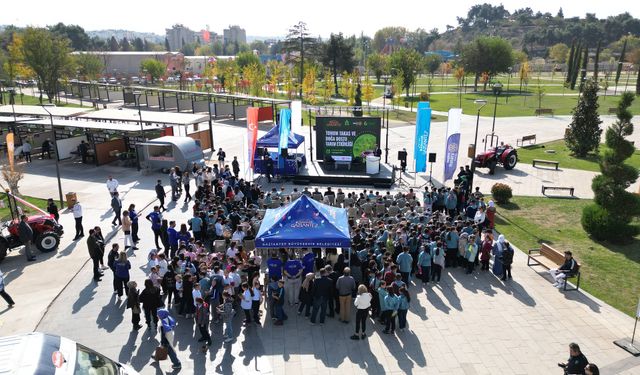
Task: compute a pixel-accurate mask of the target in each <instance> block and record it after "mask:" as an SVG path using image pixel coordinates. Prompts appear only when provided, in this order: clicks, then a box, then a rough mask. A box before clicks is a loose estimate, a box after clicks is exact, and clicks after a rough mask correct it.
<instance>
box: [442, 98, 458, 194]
mask: <svg viewBox="0 0 640 375" xmlns="http://www.w3.org/2000/svg"><path fill="white" fill-rule="evenodd" d="M461 122H462V108H451V109H449V116H448V120H447V138H446V140H445V153H444V176H443V179H442V182H443V183H444V182H446V181H447V180H450V179H452V178H453V174H454V173H455V171H456V168H457V166H458V149H459V148H460V123H461Z"/></svg>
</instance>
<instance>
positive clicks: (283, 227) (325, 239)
mask: <svg viewBox="0 0 640 375" xmlns="http://www.w3.org/2000/svg"><path fill="white" fill-rule="evenodd" d="M256 247H257V248H279V247H289V248H291V247H295V248H300V247H341V248H351V236H350V234H349V223H348V219H347V210H346V209H344V208H336V207H331V206H328V205H326V204H322V203H320V202H317V201H315V200H313V199H311V198H308V197H307V196H306V195H303V196H301V197H300V198H298V199H296V200H295V201H294V202H292V203H291V204H289V205H287V206H284V207H279V208H274V209H269V210H267V212H266V213H265V216H264V219H263V220H262V224H261V225H260V230H258V235H257V236H256Z"/></svg>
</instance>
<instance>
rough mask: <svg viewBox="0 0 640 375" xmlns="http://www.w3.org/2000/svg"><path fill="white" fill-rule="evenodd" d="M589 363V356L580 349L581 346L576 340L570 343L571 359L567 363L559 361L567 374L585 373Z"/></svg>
mask: <svg viewBox="0 0 640 375" xmlns="http://www.w3.org/2000/svg"><path fill="white" fill-rule="evenodd" d="M588 364H589V361H588V360H587V357H585V355H584V354H582V352H581V351H580V346H579V345H578V344H576V343H575V342H572V343H571V344H569V359H568V360H567V363H558V366H560V367H562V368H563V369H564V373H565V374H572V375H573V374H575V375H585V371H584V369H585V367H587V365H588Z"/></svg>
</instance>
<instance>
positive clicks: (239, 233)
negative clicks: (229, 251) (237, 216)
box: [231, 225, 246, 242]
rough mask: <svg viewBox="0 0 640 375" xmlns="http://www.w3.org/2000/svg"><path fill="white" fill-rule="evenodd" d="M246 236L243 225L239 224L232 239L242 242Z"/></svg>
mask: <svg viewBox="0 0 640 375" xmlns="http://www.w3.org/2000/svg"><path fill="white" fill-rule="evenodd" d="M245 236H246V234H245V233H244V231H243V230H242V226H240V225H238V228H237V229H236V231H235V232H233V234H232V235H231V241H237V242H242V241H243V240H244V237H245Z"/></svg>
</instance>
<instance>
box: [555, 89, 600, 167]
mask: <svg viewBox="0 0 640 375" xmlns="http://www.w3.org/2000/svg"><path fill="white" fill-rule="evenodd" d="M598 107H599V105H598V84H597V83H596V82H594V81H593V80H592V79H588V80H587V81H586V82H585V84H584V89H583V91H582V96H581V97H580V100H579V101H578V105H577V106H576V107H575V108H574V110H573V119H572V121H571V124H569V128H568V129H567V132H566V133H565V138H564V140H565V143H566V144H567V147H568V148H569V150H571V151H572V152H573V153H574V154H575V155H576V156H577V157H581V158H583V157H585V156H587V154H588V153H589V152H591V151H596V150H597V149H598V146H599V145H600V135H601V134H602V129H601V128H600V124H601V123H602V121H601V120H600V115H598Z"/></svg>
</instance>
